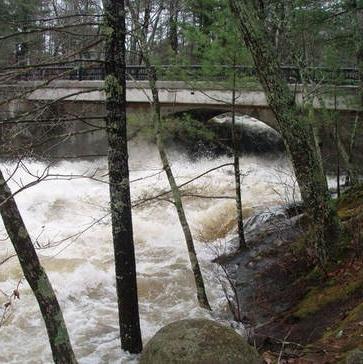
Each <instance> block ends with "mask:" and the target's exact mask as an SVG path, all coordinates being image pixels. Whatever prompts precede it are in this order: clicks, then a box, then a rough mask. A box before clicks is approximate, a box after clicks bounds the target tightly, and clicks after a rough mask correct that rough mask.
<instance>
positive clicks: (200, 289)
mask: <svg viewBox="0 0 363 364" xmlns="http://www.w3.org/2000/svg"><path fill="white" fill-rule="evenodd" d="M126 4H127V6H128V8H129V10H130V13H131V17H132V21H133V22H134V23H135V24H136V23H137V17H136V12H135V9H134V8H133V6H132V4H131V3H130V1H129V0H126ZM138 41H139V46H140V50H141V56H142V57H143V60H144V62H145V65H146V68H147V70H148V79H149V85H150V88H151V93H152V100H150V101H151V102H152V106H153V122H154V128H155V136H156V144H157V147H158V150H159V155H160V159H161V163H162V165H163V169H164V171H165V174H166V176H167V178H168V182H169V185H170V189H171V192H172V195H173V198H174V204H175V207H176V210H177V213H178V218H179V222H180V225H181V227H182V230H183V233H184V237H185V242H186V244H187V249H188V254H189V260H190V264H191V266H192V271H193V275H194V281H195V285H196V288H197V299H198V303H199V305H200V306H201V307H202V308H205V309H208V310H211V307H210V305H209V302H208V298H207V295H206V292H205V286H204V280H203V276H202V272H201V270H200V266H199V262H198V258H197V253H196V251H195V248H194V242H193V236H192V233H191V231H190V227H189V224H188V221H187V218H186V216H185V212H184V207H183V202H182V199H181V194H180V191H179V187H178V185H177V184H176V181H175V178H174V175H173V172H172V170H171V167H170V164H169V160H168V156H167V154H166V150H165V146H164V142H163V138H162V125H161V112H160V102H159V92H158V89H157V86H156V81H157V76H156V70H155V67H154V66H152V65H151V62H150V54H149V51H148V44H147V40H146V36H145V33H143V32H142V31H141V32H140V31H139V32H138Z"/></svg>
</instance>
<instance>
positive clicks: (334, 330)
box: [225, 185, 363, 364]
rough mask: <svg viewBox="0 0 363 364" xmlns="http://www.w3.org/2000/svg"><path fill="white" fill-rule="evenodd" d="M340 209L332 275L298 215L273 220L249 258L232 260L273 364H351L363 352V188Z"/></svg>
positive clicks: (255, 335) (260, 343)
mask: <svg viewBox="0 0 363 364" xmlns="http://www.w3.org/2000/svg"><path fill="white" fill-rule="evenodd" d="M336 203H337V207H338V213H339V216H340V217H341V219H342V222H343V225H344V228H345V233H344V236H343V240H342V242H341V243H342V244H341V249H340V255H339V258H338V261H337V262H336V263H335V264H334V265H332V266H330V267H329V268H328V269H327V271H326V272H323V271H321V270H319V269H317V268H316V265H315V262H314V259H313V255H312V251H311V250H309V248H306V245H309V244H306V239H307V232H306V227H305V226H304V217H303V215H302V214H299V212H300V211H299V210H296V211H291V209H290V210H288V211H285V212H284V213H283V212H281V211H280V212H278V213H277V214H272V215H271V217H270V218H269V219H267V220H266V222H265V223H264V225H265V226H264V229H263V233H257V234H254V235H250V237H249V245H250V250H249V251H248V252H247V253H246V252H242V253H241V254H238V255H235V256H233V257H228V258H225V263H228V266H229V268H231V269H234V273H233V274H234V278H235V282H236V288H237V291H238V296H239V301H240V305H241V307H242V311H243V312H242V316H243V317H244V321H245V323H246V325H247V326H249V327H250V329H251V330H250V331H251V336H250V339H251V340H252V341H253V343H254V344H255V345H256V346H257V348H258V350H259V351H260V352H261V353H262V354H263V355H264V357H265V359H266V361H267V362H269V363H277V362H278V360H280V363H319V364H324V363H345V362H346V358H347V356H349V355H350V352H351V351H352V350H355V349H361V350H362V349H363V303H362V302H363V263H362V254H363V185H360V186H358V187H356V188H354V189H352V190H350V191H347V192H346V193H344V194H343V196H342V197H341V198H340V199H339V200H338V201H337V202H336ZM259 231H261V230H259ZM233 267H234V268H233ZM360 360H362V361H358V362H357V363H361V362H363V359H360ZM351 363H355V362H353V361H352V362H351Z"/></svg>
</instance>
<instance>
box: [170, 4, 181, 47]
mask: <svg viewBox="0 0 363 364" xmlns="http://www.w3.org/2000/svg"><path fill="white" fill-rule="evenodd" d="M178 7H179V2H178V0H170V8H169V13H170V14H169V42H170V47H171V49H172V50H173V51H174V53H177V52H178V10H179V9H178Z"/></svg>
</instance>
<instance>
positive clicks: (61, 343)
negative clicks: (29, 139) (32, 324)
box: [0, 171, 77, 364]
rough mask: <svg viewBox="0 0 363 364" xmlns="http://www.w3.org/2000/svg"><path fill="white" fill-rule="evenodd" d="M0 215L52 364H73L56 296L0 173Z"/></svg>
mask: <svg viewBox="0 0 363 364" xmlns="http://www.w3.org/2000/svg"><path fill="white" fill-rule="evenodd" d="M0 213H1V217H2V219H3V222H4V226H5V229H6V231H7V233H8V235H9V238H10V240H11V242H12V244H13V246H14V249H15V251H16V254H17V255H18V258H19V262H20V265H21V268H22V270H23V273H24V276H25V278H26V280H27V281H28V283H29V285H30V287H31V289H32V291H33V293H34V295H35V298H36V299H37V301H38V304H39V308H40V311H41V313H42V316H43V320H44V322H45V326H46V328H47V333H48V338H49V343H50V347H51V349H52V354H53V360H54V362H55V363H56V364H75V363H77V360H76V357H75V356H74V353H73V349H72V345H71V342H70V340H69V336H68V331H67V327H66V324H65V322H64V319H63V314H62V310H61V308H60V306H59V303H58V300H57V297H56V295H55V293H54V290H53V287H52V285H51V284H50V282H49V279H48V276H47V274H46V272H45V270H44V269H43V267H42V266H41V264H40V262H39V258H38V256H37V253H36V252H35V249H34V246H33V243H32V241H31V238H30V236H29V234H28V231H27V229H26V226H25V224H24V222H23V219H22V217H21V215H20V212H19V210H18V207H17V205H16V202H15V199H14V197H13V196H12V194H11V192H10V189H9V187H8V185H7V183H6V181H5V179H4V176H3V174H2V172H1V171H0Z"/></svg>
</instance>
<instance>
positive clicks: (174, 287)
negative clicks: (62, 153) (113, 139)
mask: <svg viewBox="0 0 363 364" xmlns="http://www.w3.org/2000/svg"><path fill="white" fill-rule="evenodd" d="M171 160H172V168H173V170H174V172H175V174H176V176H177V180H178V183H182V182H185V181H187V180H189V179H191V178H193V177H195V176H197V175H199V174H201V173H203V172H204V171H207V170H208V169H210V168H213V167H216V166H218V165H221V164H224V163H230V162H231V159H230V158H227V157H220V158H215V159H209V158H201V159H199V160H197V161H191V160H190V159H188V158H187V157H186V156H184V155H182V154H181V153H177V152H173V153H171ZM25 166H26V167H25ZM25 166H20V167H19V168H18V169H17V171H16V173H15V175H14V176H13V177H12V179H11V182H10V186H11V188H12V191H13V192H15V191H17V190H18V189H19V188H20V186H22V185H24V184H27V183H29V182H31V181H33V180H34V179H35V177H34V176H31V175H30V174H29V172H31V173H32V174H34V175H39V174H41V173H42V172H43V171H44V168H45V167H46V164H44V163H40V162H34V161H28V162H26V163H25ZM1 167H2V169H3V171H4V172H7V173H8V174H11V173H12V171H14V169H15V163H2V165H1ZM241 168H242V172H243V173H246V174H247V176H245V177H244V178H243V188H242V196H243V204H244V212H245V216H246V217H247V216H250V215H251V214H252V213H253V212H254V211H256V209H257V208H264V209H268V208H269V207H271V206H274V205H276V204H280V203H282V202H286V197H287V195H289V196H290V197H289V198H290V199H291V191H293V188H292V185H291V183H292V181H293V177H292V176H291V169H290V167H289V165H288V163H287V162H286V160H285V159H284V158H283V157H281V158H272V157H271V159H266V158H259V157H242V158H241ZM130 169H131V171H132V172H131V180H133V181H134V182H132V184H131V191H132V199H133V201H137V200H139V199H142V198H146V197H150V196H153V195H156V194H157V193H158V192H160V191H163V190H166V189H168V184H167V181H166V178H165V176H164V174H163V173H158V172H159V169H160V162H159V158H158V155H157V153H156V150H155V148H154V147H153V146H150V145H149V144H147V143H145V142H141V141H139V142H134V143H132V144H131V146H130ZM49 172H50V173H51V174H52V175H53V176H52V177H51V176H49V177H48V178H47V179H48V180H46V181H43V182H41V183H39V184H36V185H35V186H33V187H31V188H28V189H25V190H24V191H22V192H20V193H19V194H17V195H16V201H17V203H18V205H19V208H20V211H21V213H22V216H23V218H24V220H25V223H26V225H27V228H28V229H29V232H30V233H31V236H32V238H33V240H34V242H38V243H39V246H41V245H44V244H47V243H49V244H50V245H54V244H55V243H56V242H61V241H62V239H65V240H64V241H63V242H61V243H59V244H58V245H57V246H54V247H50V248H47V249H38V254H39V256H40V258H41V261H42V264H43V265H44V266H45V269H46V271H47V273H48V274H49V277H50V279H51V282H52V284H53V286H54V288H55V290H56V293H57V296H58V299H59V301H60V304H61V307H62V309H63V313H64V317H65V321H66V324H67V326H68V329H69V333H70V337H71V341H72V344H73V347H74V351H75V354H76V356H77V358H78V360H79V362H80V363H82V364H86V363H87V364H90V363H120V362H122V363H132V362H137V358H135V357H132V356H131V355H128V354H127V353H122V352H121V351H120V344H119V334H118V322H117V320H118V316H117V306H116V297H115V284H114V281H115V279H114V266H113V249H112V241H111V229H110V221H109V218H108V217H106V218H104V219H102V220H101V221H100V222H99V223H96V222H97V220H98V219H100V218H101V217H102V216H105V215H107V213H108V200H109V194H108V185H107V183H105V181H107V177H105V174H106V173H107V161H106V159H98V160H95V161H92V162H90V161H74V162H72V161H60V162H58V163H57V164H55V165H52V166H51V167H50V170H49ZM231 172H232V169H231V167H230V166H229V167H225V168H222V169H218V170H216V171H214V172H212V173H210V174H207V175H206V176H204V177H203V178H201V179H198V180H196V181H195V182H193V183H192V184H190V185H188V186H187V187H185V188H184V192H185V193H187V194H189V195H194V196H189V197H186V198H185V199H184V201H185V209H186V212H187V217H188V219H189V222H190V225H191V228H192V231H193V234H194V237H195V240H196V248H197V252H198V256H199V259H200V262H201V266H202V270H203V274H204V277H205V280H206V289H207V294H208V296H209V298H210V302H211V305H212V307H213V310H214V312H213V313H212V314H210V313H209V312H206V311H204V310H202V309H200V308H199V307H198V305H197V301H196V297H195V289H194V283H193V277H192V273H191V269H190V267H189V261H188V255H187V250H186V247H185V243H184V241H183V236H182V231H181V228H180V227H179V224H178V220H177V216H176V213H175V209H174V206H173V205H172V204H171V203H170V202H167V201H154V202H152V203H150V204H145V205H142V206H139V207H137V208H135V209H134V210H133V223H134V235H135V245H136V257H137V270H138V288H139V300H140V316H141V326H142V334H143V339H144V343H146V342H147V340H148V339H149V338H150V337H151V336H152V335H153V334H154V333H155V332H156V331H157V330H158V329H159V328H161V327H162V326H163V325H165V324H167V323H169V322H171V321H175V320H178V319H182V318H194V317H209V318H212V319H216V320H218V319H220V320H222V319H228V314H227V308H226V307H227V304H226V300H225V299H224V295H223V292H222V289H221V287H220V285H219V283H218V279H217V277H216V275H215V274H216V273H215V272H216V269H215V264H213V263H211V259H213V258H214V257H215V256H216V249H217V248H218V249H220V248H221V247H222V248H223V247H226V248H227V249H230V250H231V249H233V248H234V247H232V246H229V245H228V244H227V243H228V241H229V240H230V239H231V238H232V237H233V236H234V234H235V224H234V221H233V215H234V200H232V199H205V198H197V197H196V196H195V195H208V196H219V197H220V196H233V191H234V178H233V175H232V173H231ZM71 174H72V175H73V178H70V177H69V175H71ZM79 175H88V176H90V175H92V176H94V177H97V178H96V179H97V180H95V179H89V178H78V177H76V176H79ZM151 175H153V176H152V177H149V178H146V177H148V176H151ZM100 180H101V181H100ZM91 224H94V225H93V226H92V227H90V225H91ZM82 231H83V233H81V234H79V233H80V232H82ZM4 237H5V232H4V228H3V226H2V225H1V226H0V239H2V240H1V244H0V261H2V260H3V259H4V258H5V257H8V256H9V255H11V254H12V253H13V249H12V246H11V244H10V242H9V241H7V240H4ZM21 277H22V273H21V270H20V267H19V264H18V262H17V258H16V257H15V258H12V259H10V260H8V261H7V262H5V263H3V264H2V265H0V289H1V291H2V292H3V293H1V292H0V305H1V307H3V305H4V303H5V302H6V301H7V298H6V296H5V295H4V293H7V294H11V292H12V291H13V290H14V288H15V287H16V286H17V283H18V281H19V279H21ZM19 291H20V300H16V301H15V302H14V304H13V305H12V307H11V308H10V310H8V311H7V317H6V319H5V321H4V323H3V326H2V327H0V345H1V350H0V363H9V364H10V363H17V364H19V363H22V364H24V363H34V364H35V363H37V364H38V363H51V360H52V359H51V352H50V348H49V344H48V341H47V335H46V331H45V327H44V324H43V321H42V319H41V315H40V312H39V308H38V305H37V303H36V301H35V299H34V297H33V295H32V292H31V290H30V288H29V286H28V285H27V283H26V282H25V281H23V282H22V283H21V284H20V287H19ZM2 310H3V308H0V318H1V315H2Z"/></svg>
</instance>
